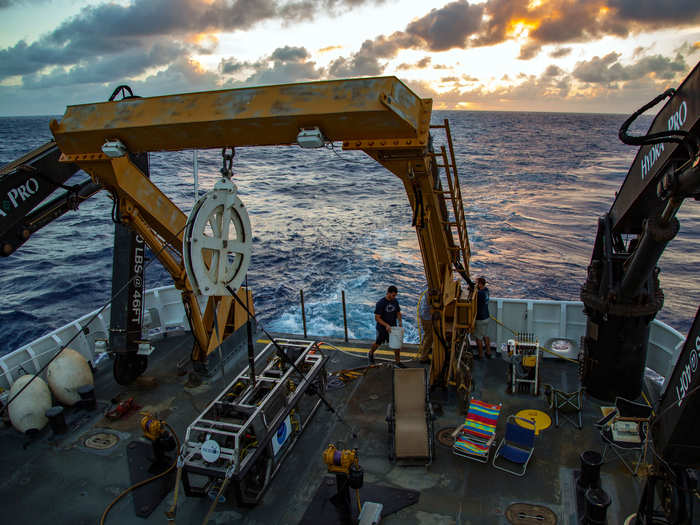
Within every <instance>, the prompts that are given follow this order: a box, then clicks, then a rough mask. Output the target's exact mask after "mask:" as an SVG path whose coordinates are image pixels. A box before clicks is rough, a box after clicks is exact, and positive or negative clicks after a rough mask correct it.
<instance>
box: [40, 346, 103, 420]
mask: <svg viewBox="0 0 700 525" xmlns="http://www.w3.org/2000/svg"><path fill="white" fill-rule="evenodd" d="M46 379H47V381H48V383H49V387H50V388H51V392H53V395H54V396H56V399H58V401H60V402H61V403H63V404H64V405H69V406H73V405H75V404H76V403H77V402H78V401H80V394H78V388H80V387H81V386H83V385H92V384H94V379H93V377H92V370H90V365H89V364H88V362H87V360H86V359H85V358H84V357H83V356H82V355H81V354H80V353H79V352H76V351H75V350H73V349H72V348H66V349H65V350H63V351H62V352H61V353H60V354H59V356H58V357H57V358H56V359H54V360H53V362H52V363H51V364H50V365H49V367H48V368H47V369H46Z"/></svg>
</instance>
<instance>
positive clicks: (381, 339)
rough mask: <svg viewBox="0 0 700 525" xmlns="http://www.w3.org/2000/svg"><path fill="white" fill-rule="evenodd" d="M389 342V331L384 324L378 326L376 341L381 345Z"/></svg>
mask: <svg viewBox="0 0 700 525" xmlns="http://www.w3.org/2000/svg"><path fill="white" fill-rule="evenodd" d="M388 342H389V332H388V331H387V329H386V328H384V327H383V326H381V325H380V326H377V338H376V339H375V340H374V343H375V344H376V345H377V346H379V345H383V344H384V343H388Z"/></svg>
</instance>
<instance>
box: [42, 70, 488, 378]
mask: <svg viewBox="0 0 700 525" xmlns="http://www.w3.org/2000/svg"><path fill="white" fill-rule="evenodd" d="M431 109H432V100H430V99H421V98H420V97H418V96H417V95H416V94H415V93H413V92H412V91H411V90H410V89H409V88H408V87H407V86H406V85H405V84H403V83H402V82H401V81H399V80H398V79H397V78H395V77H377V78H363V79H350V80H334V81H324V82H306V83H298V84H287V85H276V86H266V87H252V88H243V89H232V90H224V91H211V92H202V93H188V94H181V95H169V96H161V97H152V98H136V97H130V98H125V99H123V100H119V101H110V102H101V103H94V104H83V105H76V106H69V107H68V108H67V109H66V112H65V114H64V115H63V117H62V118H61V120H60V121H55V120H54V121H52V122H51V131H52V133H53V135H54V137H55V141H56V146H57V147H58V149H59V150H60V152H61V155H60V162H61V163H67V164H70V165H76V166H78V167H80V168H82V169H83V170H84V171H85V172H87V173H88V174H89V175H90V176H91V178H92V181H93V182H94V183H95V184H97V185H99V186H100V187H101V188H103V189H106V190H108V191H109V192H110V193H111V194H112V195H113V197H114V198H115V200H116V202H117V203H118V215H119V217H120V219H121V221H122V222H123V223H125V224H127V225H128V226H129V227H131V228H132V229H133V230H135V231H136V232H137V233H138V235H140V236H141V237H142V238H143V239H144V240H145V242H146V244H148V246H149V247H150V248H151V250H152V251H153V252H154V254H156V255H157V257H158V259H159V260H160V262H161V263H162V264H163V266H164V267H165V268H166V270H167V271H168V272H169V273H170V275H171V276H172V278H173V281H174V283H175V286H176V287H177V288H178V289H179V290H181V292H182V299H183V302H184V304H185V308H186V310H187V312H188V314H189V317H190V320H191V325H192V327H191V328H192V333H193V335H194V338H195V349H194V351H193V359H194V360H196V361H197V360H198V361H204V360H205V359H206V357H207V355H208V354H209V353H211V352H212V351H213V350H214V349H215V348H216V346H217V345H218V343H219V342H220V341H221V340H222V339H223V338H224V337H225V336H226V335H227V334H228V333H231V331H233V330H235V329H236V328H237V327H238V326H240V325H241V324H242V323H243V319H242V318H243V317H244V316H241V313H242V311H239V312H237V311H236V310H237V309H236V307H235V303H234V301H233V298H232V297H231V296H227V295H225V294H222V295H209V297H208V299H207V303H206V305H205V307H204V309H203V310H202V308H201V307H200V305H199V303H198V299H197V292H201V291H202V290H200V289H198V287H197V285H196V283H193V282H192V281H191V277H188V272H187V271H186V264H185V263H186V258H187V254H186V253H184V251H185V250H184V249H183V240H186V239H184V237H185V231H186V226H187V221H188V218H187V216H186V215H185V214H184V213H183V212H182V211H181V210H180V209H179V208H178V207H177V206H176V205H175V204H174V203H173V202H172V201H171V200H170V199H168V197H167V196H166V195H165V194H164V193H163V192H162V191H161V190H160V189H159V188H158V187H157V186H156V185H155V184H154V183H153V182H152V181H151V180H150V179H149V178H148V177H147V176H146V175H145V174H144V173H143V171H142V170H141V169H139V167H138V166H137V164H136V163H134V162H132V159H131V158H130V154H140V153H147V152H152V151H174V150H184V149H205V148H235V147H249V146H270V145H294V144H296V143H297V137H298V135H299V133H300V130H304V129H313V128H317V130H318V133H319V134H320V136H322V138H323V140H324V141H326V142H342V144H343V149H346V150H362V151H364V152H365V153H367V155H369V156H370V157H372V158H373V159H375V160H376V161H377V162H379V163H380V164H382V165H383V166H384V167H386V168H387V169H388V170H389V171H391V172H392V173H393V174H395V175H396V176H398V177H399V178H400V179H401V181H402V182H403V184H404V188H405V190H406V193H407V195H408V199H409V202H410V204H411V207H412V209H413V224H414V225H415V228H416V232H417V235H418V241H419V244H420V249H421V254H422V257H423V264H424V268H425V275H426V280H427V285H428V287H429V289H431V290H434V291H436V292H437V293H436V294H435V295H432V296H431V297H432V299H431V302H432V306H433V308H434V310H435V311H436V312H438V313H439V317H440V320H441V322H440V323H437V324H439V326H440V329H439V332H438V335H439V337H436V338H435V339H434V341H435V342H434V348H433V366H432V373H431V383H433V384H435V383H445V382H446V381H447V380H448V376H449V375H451V374H452V373H453V369H454V365H455V359H454V356H455V349H456V345H457V344H459V343H462V342H464V341H465V336H466V333H467V332H469V331H470V330H471V329H472V326H473V322H474V318H475V315H476V291H475V290H474V288H473V287H471V288H470V290H469V291H467V290H463V289H462V285H461V280H460V279H459V278H458V277H459V276H461V277H462V278H464V279H465V280H466V281H467V282H468V283H470V284H471V279H470V277H469V259H470V250H469V240H468V236H467V227H466V221H465V217H464V210H463V202H462V195H461V191H460V187H459V179H458V174H457V167H456V164H455V157H454V152H453V150H452V138H451V135H450V129H449V124H448V122H447V121H445V122H444V124H441V125H439V126H431V125H430V118H431ZM431 127H440V128H444V130H445V134H446V137H447V145H446V147H445V146H443V147H441V148H440V149H439V150H438V151H435V149H434V148H433V146H432V139H431V136H430V128H431ZM106 144H107V145H111V147H107V148H106V147H105V145H106ZM115 145H116V147H115ZM227 219H228V216H227ZM225 244H226V242H224V245H225ZM214 257H216V255H215V251H212V252H211V254H207V253H206V250H204V255H203V258H204V265H205V267H206V268H205V269H209V270H212V268H213V266H211V263H212V258H214ZM241 268H242V267H241ZM212 271H213V270H212ZM238 284H240V283H238ZM235 288H238V286H235ZM237 293H238V294H239V296H241V295H242V296H243V297H246V294H247V293H249V292H248V291H246V290H243V289H240V290H238V292H237ZM247 298H248V299H250V297H247ZM251 302H252V301H251ZM215 327H224V328H222V330H223V331H224V333H223V334H221V333H219V329H218V328H215ZM448 351H451V353H450V355H451V356H452V360H451V362H450V363H449V366H448V364H446V363H445V356H446V355H447V353H448Z"/></svg>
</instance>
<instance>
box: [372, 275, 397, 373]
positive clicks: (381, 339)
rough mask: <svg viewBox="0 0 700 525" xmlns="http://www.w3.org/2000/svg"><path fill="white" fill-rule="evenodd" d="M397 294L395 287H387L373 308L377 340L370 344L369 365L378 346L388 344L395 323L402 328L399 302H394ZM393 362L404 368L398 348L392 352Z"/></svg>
mask: <svg viewBox="0 0 700 525" xmlns="http://www.w3.org/2000/svg"><path fill="white" fill-rule="evenodd" d="M397 293H398V290H397V289H396V286H393V285H392V286H389V288H388V289H387V291H386V296H384V297H382V298H381V299H379V301H377V305H376V307H375V308H374V320H375V321H377V338H376V339H375V341H374V343H373V344H372V348H370V350H369V354H368V356H367V357H368V359H369V362H370V363H374V351H375V350H376V349H377V348H379V345H381V344H384V343H387V342H389V334H390V333H391V328H392V327H395V326H396V322H397V321H398V323H399V326H403V321H402V320H401V308H400V307H399V302H398V301H397V300H396V294H397ZM394 361H395V364H396V366H398V367H401V368H404V365H403V364H402V363H401V349H400V348H396V349H395V350H394Z"/></svg>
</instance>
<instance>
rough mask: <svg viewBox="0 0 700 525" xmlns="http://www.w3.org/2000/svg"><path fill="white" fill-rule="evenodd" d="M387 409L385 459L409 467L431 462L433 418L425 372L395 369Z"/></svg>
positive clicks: (416, 369)
mask: <svg viewBox="0 0 700 525" xmlns="http://www.w3.org/2000/svg"><path fill="white" fill-rule="evenodd" d="M392 382H393V388H392V393H393V402H392V403H390V404H389V405H388V406H387V414H386V422H387V426H388V431H389V459H390V460H392V461H396V460H404V462H407V463H412V464H430V463H431V462H432V460H433V448H434V443H433V420H434V419H435V416H434V415H433V410H432V406H431V405H430V390H429V382H428V369H427V368H395V369H394V370H393V375H392Z"/></svg>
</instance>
